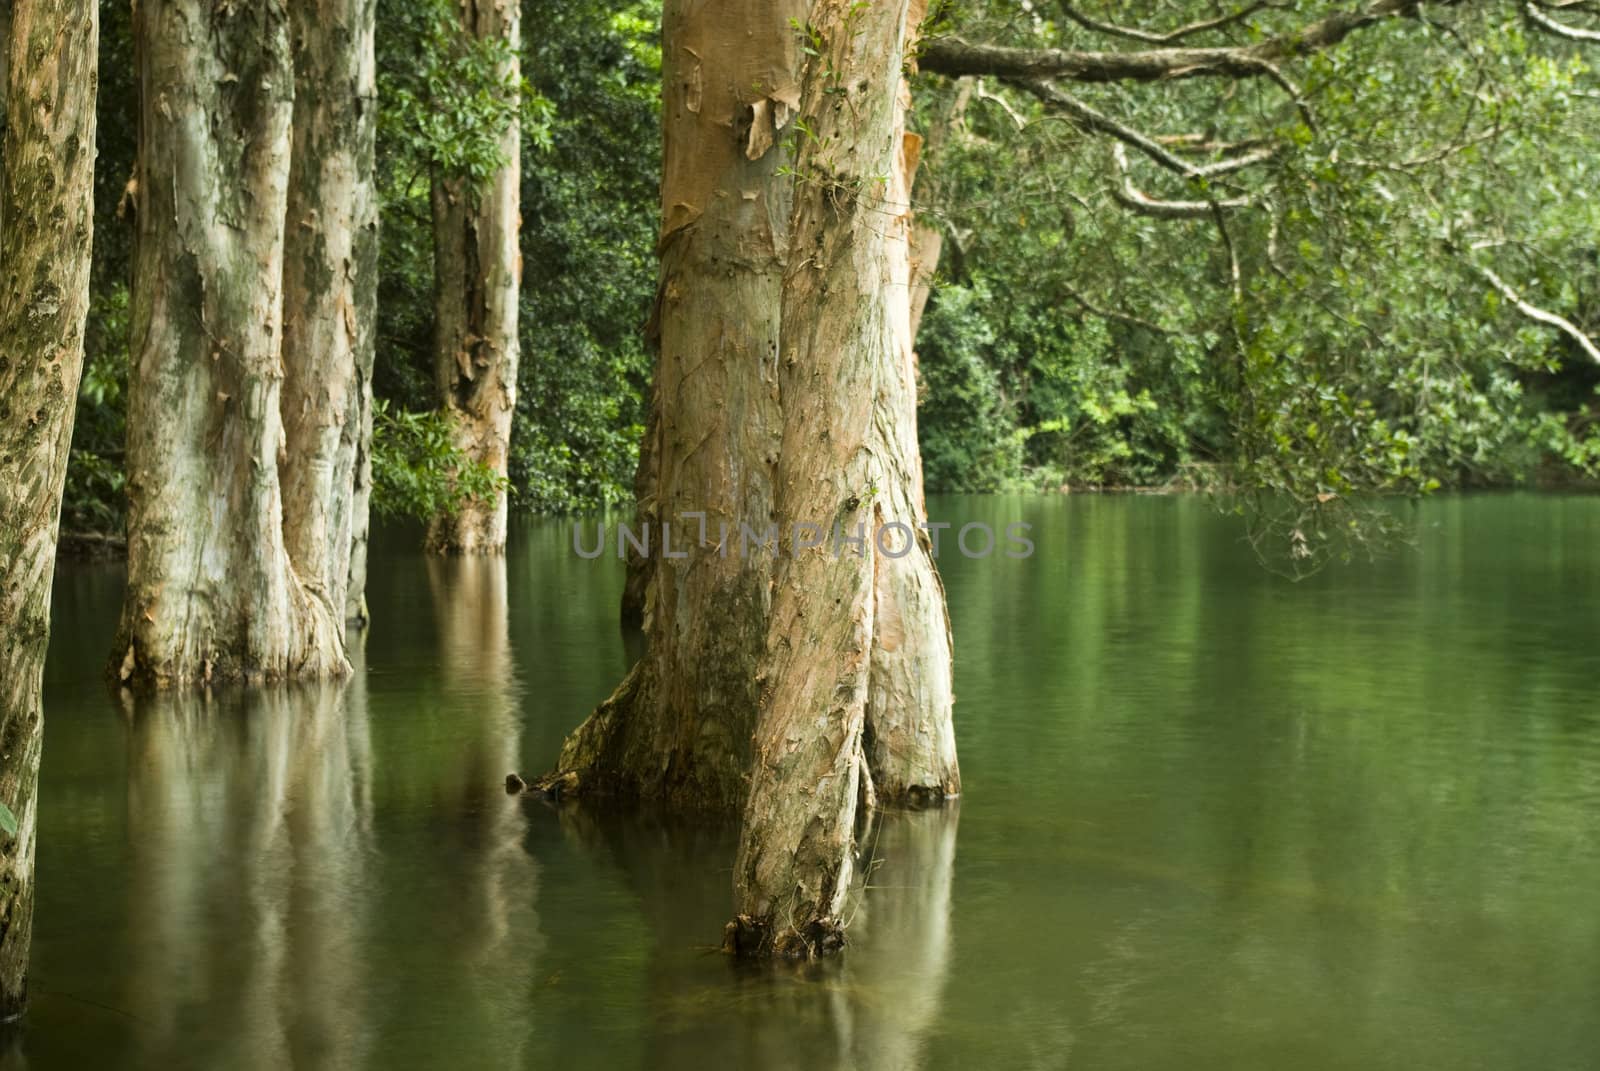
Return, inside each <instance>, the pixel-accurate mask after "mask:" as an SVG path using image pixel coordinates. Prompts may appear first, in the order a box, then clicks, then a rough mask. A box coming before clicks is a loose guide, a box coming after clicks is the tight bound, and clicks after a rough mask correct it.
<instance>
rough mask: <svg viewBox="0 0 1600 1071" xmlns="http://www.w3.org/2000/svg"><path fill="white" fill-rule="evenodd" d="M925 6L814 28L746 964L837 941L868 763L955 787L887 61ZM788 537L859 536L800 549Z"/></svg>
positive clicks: (848, 4)
mask: <svg viewBox="0 0 1600 1071" xmlns="http://www.w3.org/2000/svg"><path fill="white" fill-rule="evenodd" d="M913 8H916V10H913ZM920 8H921V5H920V4H917V3H915V0H891V2H886V3H875V4H871V5H868V6H862V5H860V4H857V3H854V2H853V0H822V2H821V3H820V4H819V5H818V7H817V9H816V12H815V14H814V17H813V25H812V26H811V27H810V34H811V37H812V40H813V42H814V43H815V48H814V52H815V55H814V56H813V57H812V59H811V60H810V62H809V63H808V64H807V67H806V77H805V89H804V95H803V97H802V100H801V114H802V115H803V116H804V117H805V128H804V129H805V131H806V135H805V137H804V138H803V139H802V140H801V142H800V148H799V154H798V158H797V160H796V163H795V172H796V176H797V178H796V182H797V188H796V193H795V206H794V215H793V222H792V225H791V229H790V243H791V244H790V255H789V265H788V270H787V272H786V275H785V278H784V290H783V327H782V345H781V352H782V354H783V360H782V362H781V364H780V369H779V383H780V391H781V397H782V405H783V449H782V453H781V455H780V460H779V463H778V467H777V488H778V490H777V506H778V516H779V519H780V521H781V523H782V524H783V526H784V535H785V540H786V548H785V549H786V551H787V553H786V554H785V555H784V556H783V557H782V558H781V559H780V562H779V565H778V570H777V576H776V583H775V587H774V593H773V596H772V612H771V623H770V628H769V631H768V643H767V647H768V650H767V656H766V659H765V661H764V664H763V670H762V675H761V676H762V681H763V692H762V702H761V712H760V717H759V721H758V724H757V728H756V734H755V744H754V746H755V761H754V764H753V767H752V771H751V787H750V796H749V799H748V801H747V803H746V805H745V812H744V829H743V832H742V834H741V839H740V846H739V856H738V859H737V861H736V863H735V866H734V885H735V896H736V899H737V902H738V910H739V914H738V917H737V918H736V919H735V921H734V922H733V923H730V925H729V928H728V944H729V947H730V948H731V949H733V950H734V951H738V952H742V953H761V952H768V951H776V952H780V953H786V954H797V955H815V954H817V953H819V952H822V951H826V950H828V949H830V948H835V947H838V946H839V945H840V944H841V943H842V942H843V921H842V919H841V917H840V915H841V908H842V907H843V905H844V900H845V895H846V893H847V891H848V889H849V885H850V881H851V875H852V868H853V865H854V850H855V834H856V829H857V825H858V821H859V820H860V819H861V818H862V817H864V815H863V808H870V807H871V806H872V803H873V800H874V796H875V786H874V784H873V776H872V773H871V771H870V770H869V751H872V752H878V751H881V752H883V753H884V754H883V755H879V756H877V757H876V761H882V760H883V759H884V757H885V756H886V757H887V759H888V760H889V764H888V766H887V768H886V772H887V781H888V784H887V785H886V788H888V789H890V790H891V791H893V792H895V793H897V794H900V793H904V794H913V791H914V790H915V791H916V792H920V793H926V794H928V795H936V796H938V797H940V798H942V797H943V796H944V795H946V794H949V793H953V792H955V791H957V790H958V779H957V774H956V770H955V753H954V745H953V743H951V745H950V747H949V749H948V755H947V756H946V755H945V754H944V752H943V750H942V749H935V750H934V751H932V752H931V753H930V752H929V751H928V750H927V743H928V738H929V737H934V738H941V737H942V736H943V734H944V733H946V732H948V730H949V718H950V637H949V629H948V626H947V623H946V621H945V618H944V595H943V590H942V587H941V586H940V584H939V580H938V575H937V572H936V571H935V570H934V567H933V558H932V547H931V545H930V543H929V540H928V537H927V535H926V533H924V532H922V531H920V530H917V529H916V528H915V525H916V524H917V523H918V521H919V520H920V519H921V517H922V503H921V493H922V488H921V477H920V462H919V460H918V454H917V448H916V431H915V428H916V424H915V406H916V395H915V384H914V377H913V375H912V373H911V365H910V359H911V355H910V303H909V301H908V292H907V287H908V285H909V280H910V255H909V248H908V240H907V233H906V232H907V228H908V227H909V223H910V209H909V205H908V204H907V203H906V192H905V187H906V183H907V180H908V175H909V168H908V166H907V163H908V161H907V158H906V155H905V154H906V151H907V150H906V146H905V144H904V138H903V133H904V114H905V98H904V96H903V93H904V89H903V84H902V80H901V65H902V63H903V61H904V58H905V56H906V53H907V47H908V43H909V39H910V37H911V35H912V34H913V33H914V32H915V27H916V24H917V22H918V21H919V20H920V16H921V10H920ZM801 525H816V526H819V527H821V528H822V529H823V530H824V531H828V530H832V531H836V532H838V533H839V534H840V535H841V536H843V537H846V538H857V537H859V536H860V535H863V534H864V536H865V538H864V540H863V541H862V542H861V543H859V544H856V545H854V546H851V545H849V544H844V543H842V542H841V543H836V544H834V545H833V546H832V547H827V546H824V547H811V548H807V547H805V546H802V545H801V544H802V542H803V541H802V540H801V539H800V538H799V533H798V531H797V530H796V529H797V527H798V526H801ZM869 724H870V725H871V726H872V729H871V730H870V732H869V730H868V726H869ZM952 739H953V738H952ZM902 746H904V747H905V749H906V753H907V755H908V756H909V760H908V761H903V760H902V758H901V756H900V750H901V747H902ZM918 748H920V749H922V750H921V753H920V754H912V752H913V751H915V750H917V749H918Z"/></svg>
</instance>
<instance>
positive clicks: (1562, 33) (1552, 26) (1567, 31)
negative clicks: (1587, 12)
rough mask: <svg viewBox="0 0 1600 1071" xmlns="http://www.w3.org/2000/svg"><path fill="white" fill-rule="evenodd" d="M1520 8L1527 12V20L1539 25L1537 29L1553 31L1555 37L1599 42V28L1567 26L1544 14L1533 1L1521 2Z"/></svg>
mask: <svg viewBox="0 0 1600 1071" xmlns="http://www.w3.org/2000/svg"><path fill="white" fill-rule="evenodd" d="M1560 6H1562V7H1567V6H1572V7H1576V6H1577V5H1575V4H1574V5H1565V4H1563V5H1560ZM1522 10H1523V11H1524V12H1525V13H1526V14H1527V16H1528V21H1529V22H1531V23H1533V24H1534V25H1535V26H1537V27H1539V29H1541V30H1544V31H1545V32H1547V33H1553V34H1555V35H1556V36H1557V37H1565V38H1566V39H1567V40H1569V41H1588V42H1591V43H1600V30H1585V29H1582V28H1581V27H1578V26H1568V25H1567V24H1566V23H1564V22H1559V21H1557V20H1556V19H1553V18H1551V17H1550V16H1549V15H1546V14H1545V13H1544V12H1543V11H1540V10H1539V5H1538V4H1535V3H1531V2H1530V3H1526V4H1523V5H1522Z"/></svg>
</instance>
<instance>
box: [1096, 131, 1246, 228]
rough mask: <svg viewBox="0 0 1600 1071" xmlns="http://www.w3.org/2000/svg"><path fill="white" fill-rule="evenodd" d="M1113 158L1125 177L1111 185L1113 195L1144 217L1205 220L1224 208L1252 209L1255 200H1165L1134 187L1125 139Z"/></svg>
mask: <svg viewBox="0 0 1600 1071" xmlns="http://www.w3.org/2000/svg"><path fill="white" fill-rule="evenodd" d="M1111 159H1112V160H1113V161H1114V162H1115V163H1116V165H1117V172H1118V174H1119V175H1120V176H1121V178H1122V181H1121V183H1120V184H1118V185H1115V186H1112V187H1111V196H1112V198H1114V199H1115V200H1116V202H1117V203H1118V204H1119V205H1121V206H1122V207H1124V208H1126V209H1128V210H1130V211H1133V212H1137V213H1139V214H1140V215H1143V216H1152V217H1154V218H1156V219H1205V218H1207V217H1209V216H1212V215H1213V214H1214V213H1216V212H1218V211H1221V210H1225V209H1226V210H1232V209H1236V208H1249V207H1250V205H1251V203H1252V202H1251V200H1250V198H1248V197H1235V198H1230V199H1228V200H1217V199H1215V198H1213V199H1210V200H1206V201H1163V200H1161V199H1160V198H1156V197H1151V196H1150V195H1149V194H1147V193H1145V192H1143V191H1142V190H1139V189H1137V188H1135V187H1134V185H1133V181H1132V180H1131V179H1130V178H1129V177H1128V153H1127V150H1126V149H1124V148H1123V147H1122V143H1121V142H1117V143H1116V144H1114V145H1112V146H1111Z"/></svg>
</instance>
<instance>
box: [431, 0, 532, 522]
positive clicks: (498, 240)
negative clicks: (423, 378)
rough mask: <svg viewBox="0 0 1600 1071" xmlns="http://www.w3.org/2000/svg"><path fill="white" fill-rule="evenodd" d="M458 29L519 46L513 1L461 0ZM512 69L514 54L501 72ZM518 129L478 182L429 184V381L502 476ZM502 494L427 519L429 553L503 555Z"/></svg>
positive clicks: (458, 433)
mask: <svg viewBox="0 0 1600 1071" xmlns="http://www.w3.org/2000/svg"><path fill="white" fill-rule="evenodd" d="M459 9H460V13H461V19H462V27H463V31H464V32H465V33H467V34H470V35H472V36H474V37H477V38H479V39H480V40H493V39H501V40H504V41H506V42H507V43H508V44H509V45H510V46H511V47H512V48H513V49H515V48H517V47H519V45H520V43H521V36H520V18H519V13H518V12H519V7H518V5H517V4H515V3H508V2H506V0H460V2H459ZM502 73H504V74H506V75H507V76H510V77H516V75H517V73H518V69H517V63H516V60H515V59H512V60H511V61H510V68H509V69H508V70H507V71H505V72H502ZM521 143H522V138H521V131H520V128H519V126H518V124H517V123H516V122H514V121H513V122H512V123H511V124H510V125H509V127H508V128H507V129H506V132H505V134H504V135H502V137H501V139H500V150H501V154H502V157H503V160H504V163H503V164H502V165H501V166H500V167H499V168H498V169H496V171H495V172H494V174H493V175H492V176H490V177H489V178H488V179H487V180H485V181H482V182H476V183H475V182H473V181H472V180H470V179H468V178H464V177H453V176H446V175H436V176H435V177H434V182H433V191H432V206H433V271H434V279H433V314H434V378H435V380H436V382H437V384H438V388H439V398H440V405H441V406H442V408H443V410H444V412H445V414H446V416H447V417H449V419H450V423H451V427H452V428H453V431H454V437H455V443H456V446H457V447H459V448H460V449H461V451H462V452H463V453H464V454H465V455H466V457H467V458H468V459H469V460H470V461H472V462H475V463H477V464H481V465H487V466H488V467H489V468H490V469H492V470H493V471H494V472H496V473H498V474H499V475H501V476H504V475H505V474H506V466H507V460H508V457H509V455H510V449H511V416H512V413H513V411H514V410H515V408H516V393H517V299H518V293H519V290H520V284H521V279H522V260H521V256H520V254H519V253H518V251H517V236H518V231H519V229H520V227H521V215H520V209H519V201H518V198H519V191H520V188H521V165H520V162H519V161H520V154H521ZM506 505H507V504H506V493H505V492H504V491H500V492H499V493H497V494H495V495H493V496H492V497H490V498H489V499H488V500H486V501H484V500H475V501H471V502H467V503H464V504H462V506H461V508H459V509H458V510H457V511H456V512H454V513H452V514H448V515H442V516H438V517H435V518H433V520H432V521H431V522H430V523H429V526H428V538H427V544H428V549H429V550H431V551H433V552H434V553H439V554H500V553H503V552H504V550H505V544H506Z"/></svg>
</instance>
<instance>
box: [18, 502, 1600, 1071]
mask: <svg viewBox="0 0 1600 1071" xmlns="http://www.w3.org/2000/svg"><path fill="white" fill-rule="evenodd" d="M934 512H935V514H937V515H938V516H939V517H940V519H948V520H953V521H957V522H962V521H967V520H985V521H988V522H989V523H992V524H995V525H996V526H997V527H998V526H1000V525H1003V524H1004V523H1006V522H1007V521H1010V520H1014V519H1019V518H1020V519H1024V520H1028V521H1030V522H1031V523H1032V524H1033V525H1034V526H1035V533H1034V534H1035V539H1036V541H1037V543H1038V554H1037V555H1036V556H1035V557H1034V558H1033V559H1031V560H1028V561H1008V560H1006V559H1003V558H994V559H991V560H988V561H981V562H978V561H964V560H962V559H960V558H952V557H949V556H946V557H945V558H944V559H943V560H942V565H943V566H944V569H945V578H946V582H947V585H948V588H949V592H950V601H951V609H952V615H953V618H954V622H955V631H956V645H957V658H958V670H957V682H956V691H957V697H958V737H959V741H960V747H961V755H962V763H963V779H964V781H965V784H966V787H967V796H966V798H965V799H964V800H963V801H962V803H961V805H960V807H959V808H953V809H952V810H951V811H949V812H947V813H931V814H919V815H912V816H899V817H894V818H891V819H890V820H888V821H886V822H885V823H884V824H883V825H882V826H881V827H880V830H879V832H878V833H877V835H876V838H875V843H874V853H873V854H874V858H875V860H876V862H875V863H874V865H873V867H872V869H871V873H870V877H869V879H868V884H869V888H868V890H867V891H866V894H865V896H864V898H863V899H862V900H861V902H860V904H859V906H858V908H857V912H858V913H857V915H856V917H855V926H854V928H853V933H854V936H855V944H854V946H853V947H852V949H851V950H850V952H849V954H848V955H847V956H846V957H845V958H844V960H843V961H842V962H839V963H835V964H830V965H827V966H825V967H822V968H819V969H812V970H804V971H794V970H779V971H770V970H757V971H748V970H739V969H734V968H733V967H731V966H730V965H729V964H728V963H727V962H725V961H724V959H723V958H722V957H721V956H719V955H718V954H717V953H716V952H715V951H714V950H713V948H714V945H715V942H716V940H717V937H718V934H719V931H720V926H721V924H722V922H723V921H724V920H725V917H726V914H727V911H728V882H729V867H730V863H731V859H732V834H731V831H729V830H725V829H704V828H699V829H694V828H684V827H682V826H679V825H674V824H672V823H668V822H664V821H661V820H659V819H657V818H655V817H654V816H644V817H642V818H639V819H628V820H623V819H620V818H617V817H599V816H594V815H583V814H573V813H570V812H559V813H558V812H557V811H554V810H552V809H549V808H547V807H545V806H543V805H541V804H538V803H534V802H531V801H522V800H515V799H507V798H506V797H505V796H504V795H503V793H502V792H501V791H500V788H499V782H500V779H501V778H502V777H503V776H504V774H505V773H506V772H507V771H508V770H510V769H522V770H538V769H541V768H543V767H544V766H545V765H546V764H547V763H548V762H549V761H550V760H551V758H552V757H553V756H554V754H555V751H556V749H557V748H558V747H559V744H560V740H561V738H562V736H563V734H564V733H565V732H566V731H567V729H569V728H570V727H571V726H572V725H573V724H575V722H576V720H577V719H578V718H579V717H581V715H582V714H583V713H584V712H585V711H586V710H587V709H588V707H590V706H591V705H592V704H593V703H594V702H595V701H596V700H598V699H600V698H602V697H603V696H604V695H605V693H606V692H607V691H608V690H609V688H610V686H611V685H612V684H613V683H614V682H615V680H616V679H617V678H618V677H619V676H620V674H621V672H622V670H623V669H624V668H625V665H626V662H627V654H626V653H625V649H624V645H623V639H622V636H621V635H620V633H619V631H618V629H617V627H616V624H615V621H616V600H617V597H618V595H619V591H620V587H619V585H620V575H619V572H618V570H617V568H616V563H614V562H612V563H607V564H602V563H591V562H585V561H582V560H579V559H577V558H575V557H574V556H573V555H572V554H571V552H570V550H569V548H568V541H567V532H566V530H565V529H564V528H563V527H561V526H560V525H558V524H555V523H548V524H545V523H541V524H533V525H529V526H526V527H525V528H524V529H523V530H522V531H521V532H520V533H519V535H518V539H517V541H516V544H515V547H514V549H513V552H512V554H511V556H510V557H509V559H508V560H507V561H505V562H503V563H500V562H443V563H440V562H429V561H427V560H426V559H424V558H423V557H422V556H420V555H418V554H416V553H414V552H412V551H411V550H410V549H409V546H410V543H409V540H408V539H405V538H402V537H401V535H399V534H396V535H395V536H394V537H393V538H392V539H391V540H390V541H389V542H388V545H380V546H379V547H378V548H377V550H376V553H375V565H374V570H373V573H374V575H373V591H372V593H371V600H370V601H371V604H372V608H373V611H374V617H375V625H374V629H373V631H372V633H371V636H370V638H369V640H368V642H367V645H366V649H365V651H364V652H363V653H362V658H361V664H360V665H359V666H358V673H357V675H356V676H355V678H354V679H352V680H351V681H349V682H346V683H344V684H342V685H338V686H329V687H314V688H288V689H278V690H270V691H265V692H253V693H244V692H222V693H218V694H216V695H213V696H211V697H209V698H202V697H194V696H190V697H183V698H164V699H158V700H146V701H141V702H138V703H131V702H130V703H125V702H120V701H117V700H114V699H113V698H112V697H110V696H109V695H107V693H106V692H105V690H104V689H103V687H102V686H101V684H100V683H99V670H100V660H101V658H102V657H103V653H104V652H105V651H106V650H107V649H108V646H109V640H110V632H111V629H112V628H113V626H114V619H115V611H116V605H117V599H118V596H119V587H118V586H119V584H120V575H119V572H118V570H117V569H115V568H108V567H83V566H77V567H69V568H65V569H64V570H63V572H62V575H61V577H60V579H59V582H58V585H57V595H56V642H55V643H54V645H53V649H52V653H51V662H50V668H49V686H48V712H47V718H48V721H47V729H46V740H45V772H44V777H43V783H42V790H41V791H42V800H41V816H40V848H39V863H38V869H39V876H40V881H41V883H42V885H41V889H40V898H39V905H38V918H37V927H36V936H35V973H34V986H35V996H34V1005H33V1008H32V1010H31V1012H30V1016H29V1019H28V1022H27V1025H26V1028H25V1031H24V1032H23V1034H22V1035H21V1036H20V1038H16V1037H14V1038H12V1039H11V1043H10V1048H9V1049H8V1050H7V1051H6V1052H5V1053H4V1055H3V1056H0V1064H4V1065H5V1066H24V1064H25V1066H28V1067H34V1068H55V1067H62V1068H77V1067H84V1066H108V1067H150V1068H157V1067H160V1068H166V1067H194V1068H223V1067H226V1068H255V1067H261V1068H275V1067H287V1066H298V1067H330V1068H343V1067H362V1068H366V1067H371V1068H387V1069H392V1068H413V1067H416V1068H424V1067H455V1066H479V1067H495V1068H498V1067H530V1068H531V1067H548V1066H560V1067H606V1068H611V1067H619V1066H620V1067H640V1068H693V1069H697V1071H698V1069H704V1068H709V1067H724V1066H726V1067H776V1068H790V1067H793V1068H819V1067H836V1066H837V1067H862V1068H902V1067H906V1068H909V1067H939V1068H946V1067H947V1068H970V1067H1007V1068H1014V1067H1048V1068H1058V1067H1093V1068H1128V1069H1141V1071H1145V1069H1152V1068H1174V1069H1179V1068H1182V1069H1194V1068H1218V1069H1221V1068H1228V1069H1237V1068H1257V1067H1259V1068H1283V1067H1294V1068H1309V1069H1333V1068H1405V1069H1410V1068H1440V1069H1457V1068H1486V1069H1488V1068H1493V1069H1497V1071H1499V1069H1507V1068H1528V1069H1539V1071H1546V1069H1558V1068H1574V1069H1576V1068H1586V1069H1587V1068H1592V1067H1594V1066H1595V1056H1594V1054H1595V1053H1596V1052H1600V702H1596V700H1595V698H1594V691H1595V689H1594V684H1595V681H1596V680H1597V678H1600V642H1597V641H1600V501H1595V500H1585V499H1560V498H1534V497H1529V496H1517V497H1484V498H1467V499H1450V500H1443V501H1440V502H1436V503H1432V504H1429V505H1428V506H1427V507H1425V508H1424V509H1423V511H1422V512H1421V513H1420V515H1419V541H1418V546H1417V548H1416V549H1415V550H1414V551H1407V552H1402V553H1400V554H1397V555H1396V556H1395V557H1394V558H1392V559H1390V560H1388V561H1384V562H1380V563H1378V564H1376V565H1363V566H1359V567H1355V568H1351V569H1341V570H1332V571H1330V572H1328V573H1326V574H1323V575H1321V576H1318V577H1316V578H1314V579H1313V580H1311V581H1309V582H1306V583H1303V584H1300V585H1290V584H1287V583H1285V582H1283V581H1281V580H1278V579H1276V578H1274V577H1271V576H1269V575H1266V574H1263V573H1262V572H1261V571H1260V570H1259V569H1258V568H1257V567H1256V566H1255V565H1254V563H1253V562H1252V561H1251V559H1250V557H1249V552H1248V550H1247V548H1246V547H1244V546H1243V545H1242V544H1241V543H1240V542H1239V541H1238V532H1237V530H1236V529H1235V528H1234V527H1233V526H1232V525H1231V524H1230V523H1229V522H1228V521H1227V520H1226V519H1223V518H1219V517H1217V516H1215V515H1214V514H1212V513H1211V512H1210V511H1209V509H1208V508H1207V507H1206V505H1205V504H1204V503H1201V502H1197V501H1189V500H1172V499H1122V498H1116V499H1113V498H1081V497H1078V498H1071V499H993V498H989V499H943V500H939V501H938V502H936V503H935V504H934Z"/></svg>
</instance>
